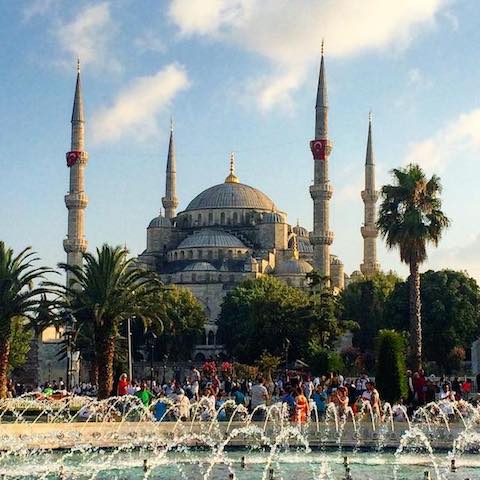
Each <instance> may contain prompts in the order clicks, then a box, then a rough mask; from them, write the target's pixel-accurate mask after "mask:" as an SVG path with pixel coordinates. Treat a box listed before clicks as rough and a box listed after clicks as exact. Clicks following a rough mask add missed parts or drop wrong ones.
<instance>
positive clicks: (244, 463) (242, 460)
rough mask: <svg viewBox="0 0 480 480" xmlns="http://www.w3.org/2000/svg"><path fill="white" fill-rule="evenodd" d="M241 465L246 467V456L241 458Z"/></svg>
mask: <svg viewBox="0 0 480 480" xmlns="http://www.w3.org/2000/svg"><path fill="white" fill-rule="evenodd" d="M240 466H241V467H242V468H246V466H247V462H246V459H245V457H242V459H241V460H240Z"/></svg>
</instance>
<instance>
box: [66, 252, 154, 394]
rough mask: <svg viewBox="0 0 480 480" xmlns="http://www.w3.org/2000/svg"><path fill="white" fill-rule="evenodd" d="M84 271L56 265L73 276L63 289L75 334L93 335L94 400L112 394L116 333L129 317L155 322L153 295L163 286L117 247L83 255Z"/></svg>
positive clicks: (81, 268)
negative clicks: (74, 320) (74, 321)
mask: <svg viewBox="0 0 480 480" xmlns="http://www.w3.org/2000/svg"><path fill="white" fill-rule="evenodd" d="M83 258H84V266H83V267H80V266H76V265H67V264H64V263H62V264H59V267H60V268H62V269H64V270H65V271H67V272H71V273H72V274H73V280H72V282H71V284H70V285H69V286H67V287H64V286H60V285H57V287H61V288H62V290H63V293H64V297H65V301H66V302H67V303H68V307H69V308H70V309H71V311H72V313H73V315H74V316H75V317H76V318H77V321H78V324H79V328H83V329H84V330H85V331H91V332H93V338H92V341H93V343H94V353H95V354H94V358H95V362H96V364H97V371H98V398H99V399H103V398H107V397H108V396H110V394H111V392H112V389H113V362H114V358H115V347H116V343H117V339H118V337H119V327H120V326H121V324H122V322H124V321H125V320H127V318H129V317H133V316H135V317H137V318H140V319H143V320H144V321H145V322H151V321H154V320H158V321H159V319H158V318H157V317H158V316H157V311H158V309H157V308H156V305H155V303H154V302H152V292H153V291H154V290H156V289H158V288H159V287H160V286H161V282H160V280H159V279H158V277H157V276H156V275H155V274H154V273H153V272H148V271H146V270H143V269H141V268H139V267H138V266H136V265H134V259H132V258H130V259H128V258H127V251H126V250H125V249H122V248H121V247H111V246H109V245H103V246H102V248H101V249H98V248H97V251H96V256H93V255H92V254H90V253H86V254H84V256H83Z"/></svg>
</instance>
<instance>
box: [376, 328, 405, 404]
mask: <svg viewBox="0 0 480 480" xmlns="http://www.w3.org/2000/svg"><path fill="white" fill-rule="evenodd" d="M376 342H377V355H376V357H377V358H376V374H375V381H376V384H377V387H378V390H379V391H380V394H381V396H382V398H383V399H384V400H386V401H387V402H390V403H391V404H392V403H394V402H396V401H398V400H399V399H400V398H402V397H405V396H406V395H407V376H406V367H405V339H404V337H403V336H402V335H401V334H400V333H398V332H396V331H395V330H380V333H379V335H378V337H377V338H376Z"/></svg>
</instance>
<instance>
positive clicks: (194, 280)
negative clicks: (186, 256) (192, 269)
mask: <svg viewBox="0 0 480 480" xmlns="http://www.w3.org/2000/svg"><path fill="white" fill-rule="evenodd" d="M196 281H197V274H196V273H192V282H196Z"/></svg>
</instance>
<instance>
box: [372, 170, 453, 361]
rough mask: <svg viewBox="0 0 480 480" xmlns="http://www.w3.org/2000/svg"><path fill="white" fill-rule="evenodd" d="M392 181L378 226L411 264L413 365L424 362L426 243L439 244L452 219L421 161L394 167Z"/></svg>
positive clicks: (437, 183)
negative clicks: (421, 271)
mask: <svg viewBox="0 0 480 480" xmlns="http://www.w3.org/2000/svg"><path fill="white" fill-rule="evenodd" d="M393 178H394V183H393V185H385V186H384V187H383V188H382V203H381V205H380V212H379V217H378V222H377V225H378V228H379V230H380V233H381V234H382V236H383V237H384V238H385V240H386V243H387V246H388V247H389V248H394V247H398V248H399V250H400V260H401V261H402V262H404V263H406V264H408V266H409V267H410V277H409V283H410V292H409V306H410V308H409V317H410V355H411V358H412V366H413V368H414V369H418V368H420V367H421V365H422V317H421V300H420V274H419V266H420V265H421V264H422V263H423V262H424V261H425V260H426V259H427V245H428V244H430V243H431V244H433V245H435V246H437V245H438V243H439V241H440V238H441V236H442V233H443V232H444V230H445V229H446V228H447V227H448V225H449V220H448V218H447V217H446V216H445V214H444V213H443V212H442V210H441V208H442V202H441V200H440V193H441V190H442V188H441V184H440V179H439V177H437V176H436V175H433V176H432V177H431V178H430V179H427V177H426V176H425V173H424V172H423V170H422V169H421V168H420V167H419V166H418V165H409V166H407V167H406V168H399V169H394V170H393Z"/></svg>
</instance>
